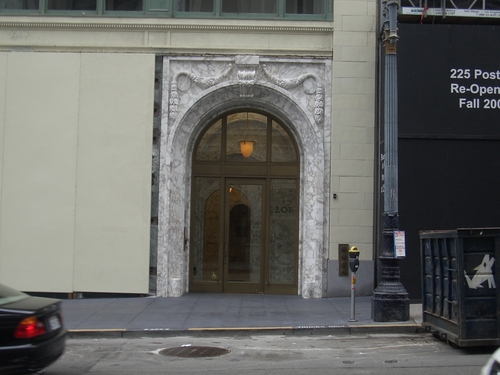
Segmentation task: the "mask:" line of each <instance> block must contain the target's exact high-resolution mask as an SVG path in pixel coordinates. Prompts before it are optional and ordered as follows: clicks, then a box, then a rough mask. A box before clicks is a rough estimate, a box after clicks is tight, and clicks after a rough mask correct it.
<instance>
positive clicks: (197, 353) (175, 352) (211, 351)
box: [159, 346, 231, 358]
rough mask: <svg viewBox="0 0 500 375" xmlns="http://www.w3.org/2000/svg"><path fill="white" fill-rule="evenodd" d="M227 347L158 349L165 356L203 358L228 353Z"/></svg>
mask: <svg viewBox="0 0 500 375" xmlns="http://www.w3.org/2000/svg"><path fill="white" fill-rule="evenodd" d="M230 352H231V351H230V350H229V349H225V348H217V347H214V346H181V347H177V348H168V349H163V350H160V352H159V353H160V354H161V355H164V356H167V357H181V358H203V357H219V356H221V355H225V354H228V353H230Z"/></svg>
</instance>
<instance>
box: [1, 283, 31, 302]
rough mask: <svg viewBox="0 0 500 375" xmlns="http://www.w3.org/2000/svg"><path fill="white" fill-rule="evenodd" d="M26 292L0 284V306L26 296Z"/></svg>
mask: <svg viewBox="0 0 500 375" xmlns="http://www.w3.org/2000/svg"><path fill="white" fill-rule="evenodd" d="M28 297H29V296H28V295H27V294H24V293H22V292H19V291H17V290H15V289H12V288H9V287H8V286H6V285H3V284H0V306H2V305H5V304H7V303H12V302H17V301H21V300H23V299H25V298H28Z"/></svg>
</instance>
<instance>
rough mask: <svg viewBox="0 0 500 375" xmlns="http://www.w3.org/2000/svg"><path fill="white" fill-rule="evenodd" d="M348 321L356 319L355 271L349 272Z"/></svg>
mask: <svg viewBox="0 0 500 375" xmlns="http://www.w3.org/2000/svg"><path fill="white" fill-rule="evenodd" d="M349 321H350V322H357V320H356V272H352V273H351V319H349Z"/></svg>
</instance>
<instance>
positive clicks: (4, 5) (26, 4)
mask: <svg viewBox="0 0 500 375" xmlns="http://www.w3.org/2000/svg"><path fill="white" fill-rule="evenodd" d="M0 9H12V10H16V9H19V10H28V9H39V0H0Z"/></svg>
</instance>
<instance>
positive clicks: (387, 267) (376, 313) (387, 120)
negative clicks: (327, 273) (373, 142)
mask: <svg viewBox="0 0 500 375" xmlns="http://www.w3.org/2000/svg"><path fill="white" fill-rule="evenodd" d="M398 7H399V1H398V0H382V12H383V16H384V22H383V30H382V32H383V43H384V49H385V81H384V214H383V217H384V223H383V230H382V236H383V239H384V248H383V249H382V253H381V254H380V255H379V266H380V280H379V283H378V286H377V288H376V289H375V290H374V291H373V297H372V318H373V321H375V322H394V321H406V320H409V318H410V313H409V307H410V303H409V299H408V292H407V291H406V289H405V288H404V286H403V284H401V281H400V266H399V260H398V259H397V258H396V256H395V255H394V231H397V230H399V214H398V85H397V73H398V72H397V54H396V52H397V43H398V38H399V37H398V29H397V15H398Z"/></svg>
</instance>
